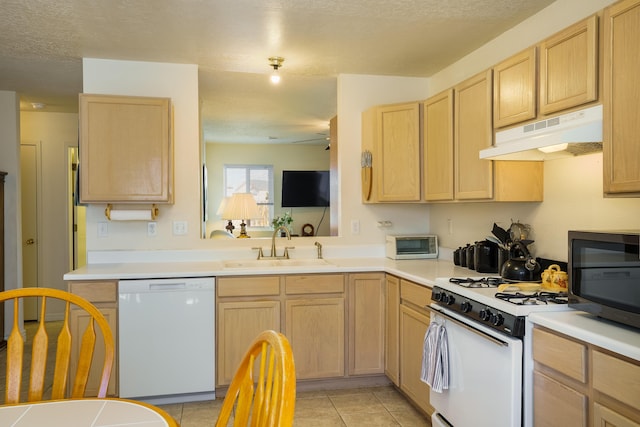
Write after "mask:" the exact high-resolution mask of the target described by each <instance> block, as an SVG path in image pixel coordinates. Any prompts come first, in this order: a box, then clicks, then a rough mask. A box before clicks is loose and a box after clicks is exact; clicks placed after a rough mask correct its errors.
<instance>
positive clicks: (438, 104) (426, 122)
mask: <svg viewBox="0 0 640 427" xmlns="http://www.w3.org/2000/svg"><path fill="white" fill-rule="evenodd" d="M422 143H423V156H424V158H423V159H422V165H423V170H422V176H423V178H422V179H423V188H424V200H426V201H439V200H453V89H449V90H446V91H444V92H442V93H440V94H438V95H435V96H433V97H431V98H429V99H427V100H426V101H425V102H424V107H423V141H422Z"/></svg>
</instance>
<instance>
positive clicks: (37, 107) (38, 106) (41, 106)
mask: <svg viewBox="0 0 640 427" xmlns="http://www.w3.org/2000/svg"><path fill="white" fill-rule="evenodd" d="M44 107H46V104H44V103H42V102H32V103H31V108H33V109H34V110H42V109H44Z"/></svg>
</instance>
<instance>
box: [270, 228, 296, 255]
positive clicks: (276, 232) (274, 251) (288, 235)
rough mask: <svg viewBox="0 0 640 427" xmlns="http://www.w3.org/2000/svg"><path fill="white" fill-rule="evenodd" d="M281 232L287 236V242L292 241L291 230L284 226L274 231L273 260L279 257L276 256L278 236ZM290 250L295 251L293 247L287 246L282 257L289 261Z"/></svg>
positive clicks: (272, 243)
mask: <svg viewBox="0 0 640 427" xmlns="http://www.w3.org/2000/svg"><path fill="white" fill-rule="evenodd" d="M281 230H283V231H284V232H285V233H286V234H287V240H291V234H290V233H289V229H288V228H287V227H285V226H284V225H281V226H280V227H278V228H276V229H275V230H273V235H272V236H271V258H278V256H277V255H276V236H277V235H278V232H279V231H281ZM289 249H293V246H286V247H285V248H284V254H283V255H282V258H285V259H289Z"/></svg>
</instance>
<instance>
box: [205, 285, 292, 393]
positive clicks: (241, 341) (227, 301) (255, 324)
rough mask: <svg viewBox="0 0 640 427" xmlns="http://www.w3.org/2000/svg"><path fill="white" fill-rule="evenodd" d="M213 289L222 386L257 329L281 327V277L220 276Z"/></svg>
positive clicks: (217, 379)
mask: <svg viewBox="0 0 640 427" xmlns="http://www.w3.org/2000/svg"><path fill="white" fill-rule="evenodd" d="M216 292H217V295H216V296H217V304H216V319H217V320H216V330H217V333H216V354H217V356H216V385H217V386H225V385H229V384H230V383H231V380H232V379H233V376H234V374H235V372H236V370H237V369H238V365H239V364H240V361H241V360H242V356H244V353H245V352H246V351H247V348H249V344H251V342H252V341H253V339H254V338H255V337H256V336H257V335H258V334H259V333H260V332H262V331H264V330H267V329H272V330H275V331H278V332H280V331H281V327H280V277H279V276H247V277H220V278H218V281H217V284H216Z"/></svg>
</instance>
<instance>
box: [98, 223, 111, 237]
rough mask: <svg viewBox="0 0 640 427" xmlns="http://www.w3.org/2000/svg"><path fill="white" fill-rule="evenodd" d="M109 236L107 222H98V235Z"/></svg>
mask: <svg viewBox="0 0 640 427" xmlns="http://www.w3.org/2000/svg"><path fill="white" fill-rule="evenodd" d="M108 236H109V224H108V223H106V222H99V223H98V237H108Z"/></svg>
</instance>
